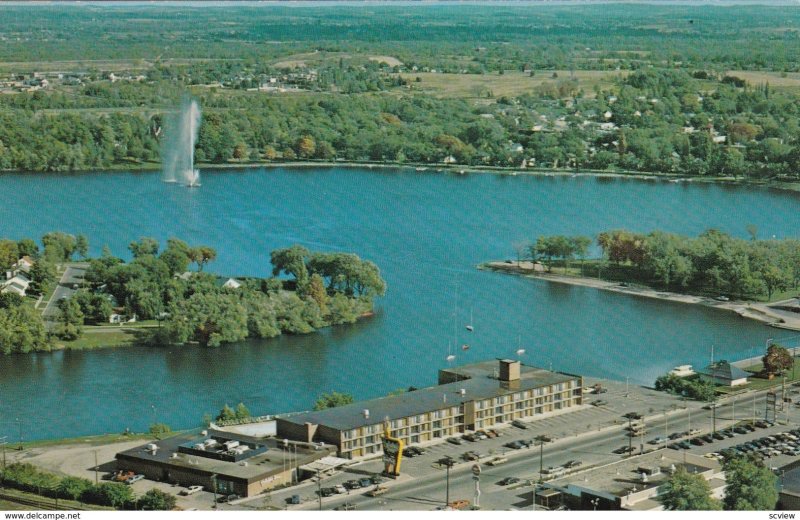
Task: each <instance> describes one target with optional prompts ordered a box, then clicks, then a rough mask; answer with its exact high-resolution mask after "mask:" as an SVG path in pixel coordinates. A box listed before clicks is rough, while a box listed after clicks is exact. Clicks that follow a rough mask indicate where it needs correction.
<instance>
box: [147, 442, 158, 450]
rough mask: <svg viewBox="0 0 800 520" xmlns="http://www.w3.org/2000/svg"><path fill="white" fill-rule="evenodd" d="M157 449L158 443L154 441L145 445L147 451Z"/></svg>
mask: <svg viewBox="0 0 800 520" xmlns="http://www.w3.org/2000/svg"><path fill="white" fill-rule="evenodd" d="M156 450H158V445H157V444H155V443H152V442H151V443H150V444H148V445H147V451H156Z"/></svg>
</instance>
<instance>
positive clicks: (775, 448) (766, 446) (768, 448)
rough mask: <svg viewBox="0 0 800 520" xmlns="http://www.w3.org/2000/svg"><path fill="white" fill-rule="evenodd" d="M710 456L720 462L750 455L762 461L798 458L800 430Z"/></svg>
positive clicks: (743, 444)
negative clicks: (777, 458) (778, 458)
mask: <svg viewBox="0 0 800 520" xmlns="http://www.w3.org/2000/svg"><path fill="white" fill-rule="evenodd" d="M709 455H710V456H712V457H714V458H717V459H719V460H724V459H726V458H730V457H735V456H737V455H748V456H751V457H755V458H757V459H761V460H762V461H763V460H765V459H768V458H770V457H776V456H779V455H789V456H792V457H797V456H800V428H797V429H794V430H791V431H788V432H782V433H776V434H773V435H769V436H766V437H761V438H759V439H755V440H752V441H749V442H744V443H742V444H737V445H736V446H732V447H730V448H726V449H724V450H722V451H720V452H719V453H711V454H709Z"/></svg>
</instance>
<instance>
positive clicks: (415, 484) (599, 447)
mask: <svg viewBox="0 0 800 520" xmlns="http://www.w3.org/2000/svg"><path fill="white" fill-rule="evenodd" d="M754 395H755V399H753V396H752V395H751V396H747V397H745V398H738V399H737V400H736V401H733V400H732V399H728V400H727V401H725V402H722V403H720V404H719V406H718V407H717V408H716V410H715V411H713V412H712V410H710V409H708V410H707V409H701V408H699V407H694V408H687V409H681V410H671V411H669V412H668V413H665V414H662V415H661V416H658V415H656V416H650V418H649V420H648V421H646V432H647V433H646V434H645V435H643V436H641V437H638V438H634V439H630V438H629V437H628V436H627V435H626V433H627V432H626V430H625V429H624V426H626V423H623V422H619V424H617V425H616V426H607V427H604V428H602V429H600V430H599V431H590V432H584V433H582V434H581V435H577V436H571V437H570V436H567V437H562V438H560V439H557V440H556V441H555V442H553V443H548V444H545V446H544V449H543V452H542V455H543V456H542V459H541V462H540V454H539V448H538V446H535V445H534V446H532V447H530V448H523V449H521V450H512V449H508V448H504V447H503V446H502V445H503V444H505V443H507V442H509V441H510V440H514V439H532V438H533V437H535V436H536V435H537V433H536V432H535V431H534V430H533V428H529V429H527V430H521V429H518V428H514V427H510V428H505V429H503V430H501V433H502V434H503V435H502V436H501V437H499V438H496V439H488V440H484V441H479V442H476V443H470V442H465V443H464V444H462V445H460V446H456V445H453V444H450V443H441V444H438V445H434V446H431V447H430V448H428V451H427V453H426V454H424V455H422V456H418V457H414V458H407V459H405V460H404V462H403V475H402V476H401V477H400V479H398V480H397V481H394V482H389V483H388V486H389V488H390V489H389V491H388V492H387V493H385V494H384V495H381V496H379V497H367V496H365V495H364V492H366V491H368V490H367V489H359V490H353V491H351V492H350V494H349V495H334V496H332V497H328V498H323V500H322V508H323V509H326V510H328V509H334V508H336V507H339V506H341V505H342V504H344V503H350V504H353V505H354V506H355V508H356V509H357V510H433V509H436V508H438V507H441V506H443V505H444V504H445V503H446V502H445V501H446V471H445V469H444V468H442V467H440V466H439V465H437V464H436V461H438V460H439V459H441V458H443V457H445V456H451V457H453V458H455V459H456V460H457V461H458V462H459V464H458V465H457V466H455V467H453V468H452V470H451V471H450V500H451V501H453V500H459V499H466V500H469V501H470V502H472V501H473V500H474V493H475V482H474V480H473V475H472V472H471V467H472V465H473V464H474V463H472V462H462V460H461V458H460V455H461V454H462V453H464V452H465V451H467V450H475V451H478V452H479V453H481V454H482V455H484V458H483V459H482V463H481V467H482V473H481V477H480V487H481V496H480V504H481V508H482V509H485V510H486V509H488V510H507V509H521V508H530V507H531V498H530V497H531V491H532V489H533V488H532V486H530V485H527V484H525V483H524V482H522V483H520V484H516V485H512V486H508V487H504V486H500V485H499V484H498V482H499V481H500V480H502V479H503V478H505V477H509V476H513V477H518V478H520V479H522V480H523V481H526V480H530V481H534V482H535V481H537V480H538V479H539V468H540V463H541V466H542V467H543V468H547V467H549V466H561V465H563V464H564V463H565V462H567V461H569V460H577V461H580V462H581V465H580V466H579V467H578V468H576V469H575V472H576V473H575V474H574V475H575V476H574V478H576V479H579V478H580V472H582V471H586V470H588V469H590V468H591V467H592V466H595V465H602V464H607V463H610V462H613V461H616V460H620V459H622V458H624V456H623V455H616V454H613V453H612V451H613V450H615V449H617V448H620V447H622V446H627V445H628V444H629V442H630V444H631V445H632V446H634V447H635V448H637V453H638V452H639V451H640V450H642V449H643V450H645V451H652V450H657V449H666V448H665V447H664V446H665V445H664V444H661V443H660V444H657V445H655V444H651V443H650V442H649V441H652V440H653V439H655V438H656V437H666V436H668V435H669V434H671V433H674V432H683V431H687V430H689V429H697V430H700V431H701V434H704V433H709V432H711V431H712V430H713V429H714V427H716V429H717V430H720V429H723V428H726V427H728V426H730V425H732V424H734V423H735V422H739V421H742V420H747V419H751V418H752V417H753V414H754V412H753V410H754V408H755V416H756V418H758V419H760V418H763V417H764V412H765V395H764V393H763V392H762V393H758V394H754ZM695 404H696V403H695ZM754 404H755V406H754ZM586 411H587V410H583V411H577V412H574V413H572V414H567V415H565V416H563V417H561V419H562V420H563V419H567V418H569V419H572V420H573V421H574V420H576V419H577V420H578V421H580V417H581V415H582V414H585V413H586ZM734 413H735V416H734ZM568 416H569V417H568ZM778 417H779V419H781V420H782V421H788V424H787V425H783V426H782V425H778V426H775V427H772V428H769V429H757V430H756V431H755V432H752V433H749V434H747V435H737V436H735V437H733V438H726V439H725V440H723V441H715V442H714V443H712V444H706V445H705V446H692V448H691V449H690V450H687V451H688V452H689V453H694V454H697V455H703V454H705V453H710V452H718V451H720V450H722V449H724V448H726V447H730V446H734V445H736V444H739V443H742V442H746V441H749V440H753V439H757V438H760V437H763V436H766V435H770V434H773V433H776V432H779V431H786V430H789V429H792V428H794V427H796V426H797V424H798V421H800V409H798V408H797V407H795V406H787V407H786V408H785V412H782V413H779V414H778ZM552 419H556V418H549V419H545V420H544V421H548V420H552ZM532 424H536V423H532ZM670 443H671V442H670ZM669 451H672V450H669ZM499 455H505V457H506V458H508V462H507V463H505V464H502V465H499V466H494V467H492V466H488V465H486V464H485V462H486V461H488V460H491V459H492V458H494V457H496V456H499ZM796 459H797V457H792V456H787V455H781V456H780V457H776V458H774V459H767V461H766V462H765V463H766V464H767V465H768V466H770V467H773V466H774V467H780V466H783V465H785V464H788V463H789V462H792V461H794V460H796ZM381 469H382V468H381V464H380V462H378V461H371V462H365V463H361V464H357V465H355V466H353V467H351V468H349V469H347V470H345V471H344V472H342V473H339V474H337V475H334V476H332V477H329V478H325V479H323V482H322V487H332V486H334V485H336V484H340V483H343V482H345V481H347V480H351V479H355V478H360V477H361V476H364V475H371V474H376V473H379V472H380V471H381ZM316 490H317V484H316V483H313V482H310V483H306V484H303V485H300V486H296V487H294V488H292V489H287V490H282V491H278V492H274V493H272V494H271V496H269V498H268V499H267V501H268V502H269V503H270V504H271V505H273V506H275V507H281V508H283V507H287V506H286V503H285V500H286V499H287V498H288V497H290V496H291V495H293V494H298V495H300V497H301V504H300V505H295V506H288V508H289V509H292V510H313V509H317V508H319V500H318V497H317V495H316ZM263 504H264V499H263V498H259V499H256V500H255V501H251V502H249V507H258V506H260V505H263ZM245 507H247V506H245Z"/></svg>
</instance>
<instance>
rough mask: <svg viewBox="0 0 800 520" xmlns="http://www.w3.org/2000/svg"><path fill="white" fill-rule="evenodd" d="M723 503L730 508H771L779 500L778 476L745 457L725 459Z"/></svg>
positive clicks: (773, 507) (767, 509)
mask: <svg viewBox="0 0 800 520" xmlns="http://www.w3.org/2000/svg"><path fill="white" fill-rule="evenodd" d="M723 469H724V470H725V496H724V498H723V501H722V503H723V506H724V507H725V509H726V510H729V511H771V510H774V509H775V507H776V505H777V503H778V490H777V480H778V478H777V476H776V475H775V474H774V473H773V472H772V471H770V470H769V468H767V467H765V466H764V465H763V464H760V463H757V462H754V461H753V460H750V459H747V458H744V457H734V458H732V459H729V460H728V461H726V462H725V464H724V466H723Z"/></svg>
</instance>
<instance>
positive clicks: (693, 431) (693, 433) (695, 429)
mask: <svg viewBox="0 0 800 520" xmlns="http://www.w3.org/2000/svg"><path fill="white" fill-rule="evenodd" d="M698 433H700V430H698V429H697V428H692V429H691V430H689V431H688V432H686V435H697V434H698Z"/></svg>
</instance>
